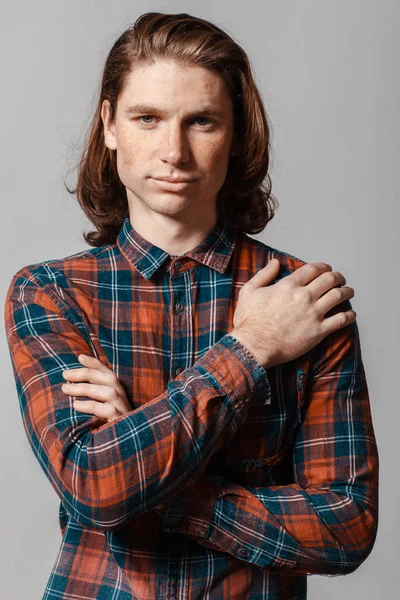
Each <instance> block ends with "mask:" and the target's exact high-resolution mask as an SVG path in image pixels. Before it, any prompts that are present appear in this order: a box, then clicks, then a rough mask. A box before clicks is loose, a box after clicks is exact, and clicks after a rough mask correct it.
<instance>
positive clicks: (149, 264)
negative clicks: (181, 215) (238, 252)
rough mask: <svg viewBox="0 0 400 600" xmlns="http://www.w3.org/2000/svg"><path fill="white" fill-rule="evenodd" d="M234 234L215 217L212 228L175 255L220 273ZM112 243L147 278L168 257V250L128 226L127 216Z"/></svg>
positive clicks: (228, 255)
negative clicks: (188, 248)
mask: <svg viewBox="0 0 400 600" xmlns="http://www.w3.org/2000/svg"><path fill="white" fill-rule="evenodd" d="M237 236H238V229H237V228H236V227H233V226H231V225H229V224H228V223H226V222H225V221H223V220H222V218H221V217H218V220H217V222H216V224H215V226H214V228H213V229H212V230H211V231H210V232H209V234H208V235H207V236H206V237H205V238H204V239H203V241H202V242H200V243H199V244H198V245H197V246H196V247H195V248H193V249H192V250H189V251H188V252H186V253H185V254H183V255H182V256H180V257H179V258H180V259H181V258H182V259H184V260H185V261H186V260H187V257H188V258H189V259H193V260H195V261H198V262H200V263H202V264H204V265H207V266H208V267H211V268H212V269H215V270H216V271H218V272H219V273H221V274H222V273H224V272H225V270H226V268H227V266H228V263H229V260H230V258H231V255H232V252H233V249H234V247H235V244H236V241H237ZM116 243H117V245H118V247H119V249H120V250H121V252H122V254H123V255H124V256H125V257H126V258H127V259H128V260H129V261H130V262H131V263H132V264H133V265H134V267H135V268H136V269H137V270H138V271H139V272H140V273H141V274H142V275H143V277H144V278H145V279H150V277H151V276H152V275H153V273H154V272H155V271H156V270H157V269H158V268H159V267H160V266H161V265H162V264H163V263H164V262H165V261H166V260H167V259H169V258H170V255H169V254H168V252H166V251H165V250H162V249H161V248H159V247H158V246H155V245H153V244H152V243H150V242H149V241H147V240H146V239H144V238H143V237H142V236H141V235H140V234H139V232H138V231H136V230H135V229H134V228H133V227H132V225H131V222H130V220H129V216H127V217H125V218H124V221H123V223H122V226H121V228H120V230H119V232H118V236H117V240H116ZM182 262H183V260H182Z"/></svg>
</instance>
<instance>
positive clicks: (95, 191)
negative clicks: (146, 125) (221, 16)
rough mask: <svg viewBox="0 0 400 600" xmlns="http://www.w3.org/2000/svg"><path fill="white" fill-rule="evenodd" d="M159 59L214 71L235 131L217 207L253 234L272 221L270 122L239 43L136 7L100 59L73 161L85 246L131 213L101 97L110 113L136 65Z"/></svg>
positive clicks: (210, 27)
mask: <svg viewBox="0 0 400 600" xmlns="http://www.w3.org/2000/svg"><path fill="white" fill-rule="evenodd" d="M157 59H166V60H174V61H180V62H181V63H184V64H187V65H191V64H192V65H200V66H202V67H204V68H207V69H211V70H213V72H216V73H218V74H219V75H220V76H221V77H222V78H223V80H224V81H225V84H226V85H227V89H228V92H229V94H230V98H231V100H232V103H233V114H234V135H235V138H236V139H238V140H240V149H239V153H238V155H236V156H231V157H230V161H229V164H228V170H227V175H226V178H225V181H224V183H223V185H222V187H221V189H220V190H219V192H218V194H217V212H218V216H221V217H222V219H223V220H224V221H226V222H227V223H229V224H230V225H233V226H234V227H237V228H238V229H239V230H240V231H241V232H245V233H249V234H256V233H259V232H260V231H262V230H263V229H264V228H265V226H266V224H267V223H268V221H270V220H271V219H272V218H273V216H274V212H275V210H276V208H277V207H278V206H279V203H278V201H277V199H276V198H275V197H274V196H273V195H272V193H271V188H272V185H271V178H270V176H269V173H268V169H269V165H270V126H269V122H268V117H267V115H266V112H265V109H264V106H263V102H262V98H261V94H260V92H259V91H258V89H257V86H256V83H255V81H254V79H253V75H252V72H251V66H250V62H249V59H248V57H247V55H246V53H245V52H244V50H243V49H242V48H241V47H240V46H239V45H238V44H237V43H236V42H235V41H234V40H233V39H232V38H231V37H230V36H229V35H228V34H227V33H225V32H224V31H223V30H222V29H220V28H219V27H217V26H216V25H214V24H212V23H210V22H208V21H206V20H204V19H201V18H198V17H194V16H192V15H189V14H187V13H179V14H163V13H158V12H148V13H144V14H142V15H141V16H140V17H139V18H138V19H137V20H136V21H135V23H134V24H133V25H132V26H131V27H129V28H128V29H126V30H125V31H124V32H123V33H122V34H121V35H120V37H119V38H118V39H117V40H116V42H115V43H114V45H113V46H112V48H111V50H110V52H109V54H108V57H107V59H106V62H105V65H104V69H103V74H102V79H101V84H100V92H99V96H98V101H97V107H96V111H95V113H94V116H93V118H92V120H91V123H90V125H89V129H88V132H87V134H86V137H85V142H84V148H83V152H82V155H81V157H80V160H79V162H78V165H77V168H78V177H77V185H76V187H75V189H69V188H68V186H66V188H67V190H68V192H69V193H71V194H76V195H77V199H78V202H79V204H80V206H81V208H82V209H83V211H84V213H85V214H86V216H87V218H88V219H89V221H90V222H91V223H93V225H94V226H95V228H96V230H95V231H91V232H88V233H84V234H83V237H84V239H85V241H86V242H87V243H88V244H89V245H90V246H102V245H104V244H113V243H115V241H116V237H117V235H118V231H119V230H120V228H121V226H122V222H123V220H124V218H125V217H126V216H128V215H129V209H128V200H127V195H126V189H125V186H124V185H123V184H122V182H121V180H120V178H119V175H118V171H117V163H116V152H117V151H116V150H110V149H109V148H107V146H106V145H105V142H104V129H103V122H102V119H101V106H102V103H103V101H104V100H108V101H109V103H110V119H111V120H112V119H114V118H115V111H116V107H117V101H118V98H119V96H120V94H121V93H122V91H123V89H124V83H125V81H126V78H127V76H128V75H129V73H130V71H132V70H133V69H134V68H135V66H138V65H143V64H151V63H152V62H153V61H155V60H157Z"/></svg>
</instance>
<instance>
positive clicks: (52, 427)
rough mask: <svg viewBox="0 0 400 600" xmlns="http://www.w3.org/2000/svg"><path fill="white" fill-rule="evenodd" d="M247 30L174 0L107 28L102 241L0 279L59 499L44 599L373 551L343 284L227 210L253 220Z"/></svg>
mask: <svg viewBox="0 0 400 600" xmlns="http://www.w3.org/2000/svg"><path fill="white" fill-rule="evenodd" d="M232 44H234V46H233V45H232ZM199 48H201V49H202V51H201V53H199ZM234 48H235V51H233V49H234ZM237 48H238V47H237V45H235V43H234V42H233V41H232V40H231V39H230V38H228V36H227V35H226V34H224V33H223V32H221V30H219V29H218V28H215V27H214V26H212V25H211V24H209V23H207V22H205V21H203V20H201V19H196V18H195V17H191V16H189V15H186V14H184V15H160V14H159V13H149V14H147V15H143V16H142V17H141V18H140V19H139V20H138V21H137V23H136V24H135V28H133V29H131V30H128V31H127V32H125V33H124V34H123V35H122V36H121V38H120V40H119V41H118V43H116V44H115V45H114V47H113V49H112V51H111V52H110V55H109V57H108V59H107V61H106V65H105V71H104V76H103V81H102V89H101V93H100V98H99V105H98V111H97V113H96V116H95V119H94V121H93V124H92V135H91V137H90V139H89V145H88V152H87V155H86V160H85V161H84V162H83V163H82V165H81V171H80V175H79V179H78V199H79V201H80V203H81V205H82V207H83V208H84V210H85V212H86V214H88V215H90V216H91V218H92V220H93V222H94V223H95V224H96V227H97V229H98V232H97V234H96V236H97V237H96V236H95V235H93V236H92V237H91V238H90V241H91V242H92V245H96V248H95V249H89V250H86V251H83V252H80V253H78V254H75V255H71V256H68V257H65V258H62V259H55V260H52V261H46V262H44V263H38V264H34V265H28V266H26V267H24V268H22V269H20V270H19V271H18V273H16V274H15V276H14V277H13V280H12V282H11V284H10V287H9V290H8V293H7V298H6V305H5V318H6V330H7V335H8V340H9V347H10V354H11V357H12V361H13V368H14V374H15V378H16V383H17V389H18V392H19V399H20V405H21V412H22V416H23V419H24V425H25V428H26V432H27V435H28V438H29V440H30V443H31V445H32V449H33V451H34V453H35V455H36V457H37V459H38V460H39V462H40V464H41V466H42V468H43V470H44V472H45V473H46V476H47V477H48V478H49V480H50V482H51V484H52V485H53V487H54V489H55V491H56V492H57V494H58V496H59V497H60V501H61V504H60V527H61V532H62V535H63V540H62V544H61V547H60V551H59V555H58V556H57V559H56V561H55V563H54V566H53V569H52V573H51V576H50V578H49V582H48V585H47V588H46V591H45V593H44V596H43V598H46V599H47V598H55V597H57V598H60V599H61V598H69V599H71V598H81V597H85V598H101V599H102V598H114V599H118V600H121V599H128V598H141V599H144V598H146V599H147V598H159V597H164V598H175V597H177V598H178V597H184V598H190V599H191V600H192V599H193V600H194V599H196V600H197V599H198V600H200V599H203V598H211V599H212V598H214V599H217V598H218V599H220V598H224V599H230V600H231V599H234V598H237V599H241V600H245V599H255V598H268V599H270V600H271V599H278V598H279V599H293V600H294V599H296V600H299V599H303V598H306V594H307V575H308V574H327V575H339V574H346V573H351V572H353V571H354V570H355V569H357V567H358V566H359V565H360V564H361V563H362V562H363V561H364V560H365V559H366V558H367V556H368V555H369V553H370V552H371V550H372V547H373V544H374V540H375V535H376V529H377V522H378V494H377V489H378V486H377V484H378V453H377V448H376V442H375V437H374V431H373V426H372V421H371V414H370V406H369V397H368V390H367V384H366V379H365V373H364V368H363V364H362V360H361V349H360V341H359V335H358V328H357V325H356V321H355V313H354V311H352V309H351V305H350V298H351V297H353V295H354V290H353V289H352V288H351V287H349V286H346V285H344V284H345V283H346V280H345V278H344V277H343V275H342V274H341V273H339V272H337V271H332V268H331V266H330V265H326V264H324V263H312V264H306V263H305V262H304V261H301V260H300V259H298V258H296V257H293V256H291V255H289V254H287V253H284V252H282V251H279V250H277V249H274V248H271V247H270V246H267V245H265V244H263V243H261V242H260V241H256V240H254V239H251V238H249V237H248V236H247V235H246V234H245V232H244V227H239V224H240V223H244V222H245V218H247V217H248V218H250V217H251V215H252V218H253V226H255V225H256V221H257V219H258V222H261V221H262V219H263V218H264V220H265V211H264V212H263V210H262V209H261V207H262V206H264V207H265V204H264V203H263V202H264V200H268V195H267V196H265V195H264V196H263V195H262V193H261V192H262V188H261V179H260V180H259V181H260V186H259V187H257V186H256V187H255V186H254V181H257V177H258V176H259V175H260V173H261V172H262V169H263V168H264V167H265V163H266V166H267V168H268V154H267V155H266V157H264V158H263V160H261V159H260V156H259V153H260V152H261V151H262V150H263V149H264V150H265V148H268V135H267V134H265V132H267V133H268V131H267V129H266V121H265V119H263V112H262V106H261V104H260V100H259V96H257V93H256V88H255V84H254V81H253V80H252V78H251V73H250V72H249V71H248V70H246V69H248V65H247V66H246V61H245V60H244V59H243V55H242V62H241V61H240V60H239V58H238V53H237ZM198 56H201V61H198V62H197V63H196V61H195V58H194V57H198ZM188 57H189V60H188ZM213 57H214V58H213ZM212 59H213V60H214V63H213V62H212ZM202 61H203V62H202ZM204 65H214V68H210V67H209V66H204ZM232 65H235V69H233V67H232ZM218 66H221V67H222V66H230V69H228V68H226V69H224V70H223V71H222V69H221V71H220V72H218V71H217V70H216V69H217V68H218ZM221 73H225V75H222V74H221ZM229 73H230V74H231V79H229ZM238 73H239V74H241V76H239V77H237V74H238ZM227 74H228V75H227ZM239 81H240V82H241V84H240V85H241V86H242V87H241V89H240V90H239V89H235V87H234V86H235V85H239V84H238V82H239ZM121 82H122V83H121ZM235 82H236V83H235ZM231 84H232V88H231V87H230V85H231ZM118 86H120V87H118ZM246 86H247V87H246ZM239 92H240V94H239ZM237 98H241V101H240V102H239V104H237ZM235 99H236V100H235ZM255 111H259V112H258V113H257V114H258V116H259V119H258V124H257V123H256V122H253V125H252V127H253V128H252V129H251V128H250V125H249V124H250V123H251V122H252V121H251V119H252V118H253V115H254V114H255ZM100 119H101V120H100ZM251 131H252V132H253V138H252V137H251ZM261 131H263V132H264V137H263V136H262V134H261V133H260V132H261ZM262 140H264V142H263V143H261V141H262ZM252 152H253V153H254V155H253V157H252V156H251V153H252ZM96 153H97V154H96ZM240 155H242V156H244V159H243V160H242V159H241V157H240ZM235 157H236V158H239V160H237V162H236V164H235V163H234V162H232V161H234V160H235ZM257 157H258V159H259V160H258V163H256V160H255V159H256V158H257ZM250 159H251V160H250ZM251 164H252V165H253V177H254V178H255V179H254V180H253V182H252V181H251V169H250V167H249V165H251ZM257 164H258V166H257ZM232 165H235V166H232ZM261 165H262V166H261ZM244 166H245V167H246V169H247V170H246V169H244ZM260 169H261V170H260ZM235 171H236V174H238V173H239V174H240V177H239V178H238V179H237V180H236V184H235V186H233V185H232V182H233V181H235ZM245 175H246V177H247V179H246V177H245ZM264 175H265V171H264ZM248 178H250V179H248ZM166 180H168V181H166ZM178 182H179V183H178ZM249 182H250V183H249ZM121 190H123V193H122V194H121ZM238 191H239V192H241V195H240V194H239V193H238ZM228 192H229V193H228ZM264 192H265V190H264ZM246 194H247V195H246ZM241 197H242V201H241V200H240V198H241ZM243 198H245V202H243ZM124 202H125V204H124ZM250 207H251V208H252V211H250ZM256 208H257V209H258V211H257V210H255V209H256ZM233 209H234V210H233ZM118 215H119V217H118V218H119V219H120V220H119V221H118V219H117V216H118ZM121 215H122V216H123V218H122V219H121ZM254 215H256V217H257V218H256V217H255V216H254ZM269 216H270V215H269ZM234 218H237V219H238V221H237V223H238V225H237V226H235V225H234V224H233V220H234ZM240 219H242V221H240ZM267 220H268V219H267ZM247 222H248V223H250V221H249V220H248V221H247ZM116 223H118V227H116V226H115V224H116ZM113 227H114V228H115V229H114V230H116V232H117V233H116V236H115V238H112V231H113V229H112V228H113ZM107 236H109V237H107ZM88 239H89V237H88ZM107 239H109V240H110V241H109V242H107ZM106 242H107V243H106ZM277 259H278V260H277ZM339 309H341V310H339ZM82 354H84V355H86V357H81V355H82ZM82 365H83V366H82ZM75 367H78V368H75ZM65 380H67V381H69V382H70V383H69V384H66V383H65ZM79 397H80V398H82V397H83V398H84V400H80V401H79Z"/></svg>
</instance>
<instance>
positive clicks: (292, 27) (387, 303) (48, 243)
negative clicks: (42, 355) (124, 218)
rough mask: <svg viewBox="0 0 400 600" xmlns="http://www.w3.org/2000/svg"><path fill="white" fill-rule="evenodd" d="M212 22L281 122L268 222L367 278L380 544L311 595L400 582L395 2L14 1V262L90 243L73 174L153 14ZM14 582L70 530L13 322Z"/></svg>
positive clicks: (283, 240) (0, 454) (6, 567)
mask: <svg viewBox="0 0 400 600" xmlns="http://www.w3.org/2000/svg"><path fill="white" fill-rule="evenodd" d="M148 11H159V12H167V13H177V12H188V13H190V14H193V15H196V16H200V17H203V18H205V19H208V20H211V21H212V22H214V23H215V24H217V25H218V26H219V27H221V28H222V29H224V30H225V31H227V32H228V33H229V34H230V35H231V36H232V37H234V39H235V40H236V41H237V42H238V43H239V44H240V45H241V46H242V47H243V48H244V50H245V51H246V52H247V54H248V56H249V58H250V61H251V63H252V66H253V69H254V75H255V77H256V81H257V83H258V85H259V88H260V91H261V93H262V96H263V99H264V102H265V106H266V110H267V113H268V114H269V116H270V119H271V121H272V143H273V150H272V171H271V178H272V185H273V188H272V191H273V193H274V195H275V196H276V197H277V198H278V201H279V203H280V208H279V209H278V211H277V213H276V216H275V217H274V219H273V220H272V221H271V222H270V223H269V224H268V225H267V227H266V229H265V230H264V231H263V232H261V233H260V234H258V235H256V236H254V237H256V238H259V239H260V240H262V241H263V242H265V243H267V244H269V245H271V246H273V247H275V248H278V249H280V250H283V251H285V252H289V253H291V254H294V255H295V256H298V257H299V258H301V259H302V260H304V261H306V262H312V261H317V260H322V261H324V262H328V263H329V264H331V266H332V268H333V270H339V271H341V272H342V273H343V274H344V276H345V277H346V279H347V285H350V286H352V287H354V290H355V296H354V298H353V299H352V300H351V302H352V305H353V308H354V309H355V310H356V312H357V322H358V326H359V331H360V338H361V345H362V356H363V362H364V366H365V370H366V375H367V382H368V387H369V393H370V401H371V408H372V414H373V421H374V429H375V433H376V437H377V442H378V449H379V456H380V498H379V500H380V521H379V531H378V537H377V541H376V543H375V547H374V549H373V551H372V554H371V555H370V556H369V558H368V559H367V561H366V562H364V563H363V564H362V565H361V567H360V568H359V569H358V570H357V571H356V572H355V573H352V574H351V575H347V576H344V577H343V576H342V577H335V578H332V577H322V576H317V575H313V576H310V577H309V579H308V584H309V599H310V600H317V599H321V598H324V600H333V599H335V600H336V599H337V598H339V597H340V598H342V599H343V600H350V599H351V600H357V599H360V600H361V599H362V600H376V599H377V598H382V599H383V598H385V599H386V598H390V599H392V598H395V597H397V591H398V589H397V580H398V572H399V571H398V564H397V561H398V540H399V537H400V526H399V501H398V494H399V466H398V464H399V463H398V459H399V450H398V441H399V429H398V428H399V421H400V408H399V397H398V387H397V383H398V381H397V377H398V373H399V359H400V352H399V333H400V331H399V329H400V328H399V277H398V268H399V264H400V256H399V249H398V247H399V241H400V240H399V234H398V229H399V216H400V215H399V184H398V173H399V164H400V153H399V138H400V127H399V121H400V119H399V106H400V94H399V71H398V68H399V67H398V57H399V51H400V42H399V34H398V32H399V29H400V3H399V2H398V0H303V1H295V0H291V1H289V0H285V1H283V0H279V1H278V0H270V1H267V0H259V1H251V0H249V1H246V2H243V3H241V2H237V3H233V2H232V1H228V0H226V1H219V2H205V1H204V0H202V1H201V2H200V1H198V2H174V1H171V0H170V1H169V2H140V1H136V2H128V1H122V0H120V1H116V0H114V1H113V2H112V3H111V2H106V1H102V0H96V1H93V0H92V1H89V0H84V1H82V0H80V1H78V0H68V1H65V2H63V1H61V0H51V1H50V0H46V1H43V0H42V1H39V2H28V0H24V1H19V2H18V1H17V2H15V3H13V4H11V3H7V6H6V7H5V6H4V5H3V8H2V9H1V19H0V31H1V36H0V45H1V47H0V49H1V52H0V68H1V94H0V102H1V113H0V114H1V148H0V152H1V161H0V168H1V187H2V191H1V224H2V227H1V233H2V235H1V239H0V244H1V256H2V259H1V273H0V294H1V297H2V299H3V302H4V297H5V293H6V289H7V287H8V285H9V283H10V281H11V278H12V276H13V274H14V273H15V272H16V271H17V270H18V269H20V268H21V267H22V266H25V265H27V264H31V263H34V262H39V261H42V260H47V259H54V258H60V257H64V256H67V255H69V254H73V253H75V252H78V251H80V250H84V249H86V248H88V245H87V244H86V243H85V242H84V240H83V237H82V233H83V231H86V230H88V229H89V227H90V224H89V223H88V221H87V220H86V218H85V217H84V215H83V213H82V211H81V209H80V207H79V205H78V202H77V200H76V198H75V197H74V196H71V195H70V194H68V193H67V192H66V190H65V189H64V180H65V181H66V182H67V183H69V184H72V183H74V182H75V178H74V173H73V174H72V175H71V174H70V175H68V171H69V170H70V169H71V167H72V166H73V165H74V164H75V161H76V159H77V158H78V157H79V152H80V149H81V144H82V139H83V132H84V131H85V129H86V126H87V124H88V122H89V118H90V116H91V114H92V110H93V108H94V106H95V99H96V95H97V92H98V86H99V83H100V77H101V71H102V67H103V64H104V61H105V58H106V56H107V54H108V52H109V50H110V48H111V46H112V44H113V43H114V41H115V40H116V39H117V37H118V36H119V35H120V34H121V33H122V32H123V31H124V30H125V29H126V28H127V27H128V26H129V25H131V24H132V23H133V22H134V21H135V19H136V18H137V17H138V16H139V15H140V14H142V13H144V12H148ZM0 335H1V338H0V352H1V360H2V375H3V377H2V383H1V386H2V390H3V392H4V393H3V396H2V398H3V400H2V403H1V406H2V409H1V412H2V416H3V421H2V425H3V426H2V435H1V436H0V439H1V448H0V460H1V490H2V493H1V494H0V502H1V507H0V508H1V532H2V536H1V538H2V539H1V556H0V565H1V567H0V568H1V579H0V581H1V583H0V585H1V597H2V598H5V599H7V600H28V599H29V600H36V599H40V598H41V597H42V594H43V593H44V589H45V586H46V583H47V580H48V577H49V575H50V571H51V568H52V565H53V562H54V560H55V557H56V554H57V552H58V548H59V545H60V542H61V533H60V530H59V526H58V506H59V500H58V497H57V495H56V493H55V491H54V490H53V488H52V486H51V484H50V483H49V481H48V480H47V479H46V477H45V475H44V473H43V471H42V470H41V468H40V466H39V464H38V463H37V462H36V459H35V457H34V455H33V452H32V450H31V448H30V446H29V443H28V440H27V437H26V434H25V432H24V429H23V425H22V419H21V416H20V412H19V404H18V397H17V391H16V386H15V381H14V378H13V373H12V366H11V361H10V357H9V354H8V348H7V344H6V339H5V331H4V326H3V328H2V329H1V334H0Z"/></svg>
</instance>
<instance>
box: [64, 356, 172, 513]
mask: <svg viewBox="0 0 400 600" xmlns="http://www.w3.org/2000/svg"><path fill="white" fill-rule="evenodd" d="M78 360H79V362H81V363H82V364H83V365H86V366H85V367H84V368H82V369H67V370H66V371H63V372H62V375H63V377H64V378H65V379H67V381H68V382H78V381H85V382H86V381H89V382H90V383H80V384H77V383H63V385H62V386H61V389H62V391H63V392H65V393H66V394H68V395H69V396H88V397H89V398H93V401H89V400H74V408H75V410H77V411H80V412H84V413H89V414H92V415H95V416H96V417H101V418H104V419H106V420H107V421H108V422H109V423H111V421H113V420H114V419H116V418H118V417H119V416H120V415H124V414H125V413H127V412H130V411H131V410H132V408H131V406H130V404H129V402H128V399H127V397H126V394H125V391H124V389H123V387H122V385H121V383H120V381H119V380H118V378H117V376H116V375H115V373H114V371H112V370H111V369H109V368H108V367H106V365H103V363H102V362H101V361H100V360H98V359H97V358H95V357H94V356H87V355H86V354H80V355H79V356H78ZM71 386H72V387H71ZM167 508H168V504H167V503H161V504H158V505H157V506H156V507H154V508H153V510H154V511H155V512H156V513H158V514H159V515H160V517H161V518H164V517H165V514H166V512H167Z"/></svg>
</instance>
